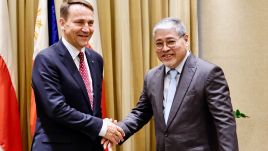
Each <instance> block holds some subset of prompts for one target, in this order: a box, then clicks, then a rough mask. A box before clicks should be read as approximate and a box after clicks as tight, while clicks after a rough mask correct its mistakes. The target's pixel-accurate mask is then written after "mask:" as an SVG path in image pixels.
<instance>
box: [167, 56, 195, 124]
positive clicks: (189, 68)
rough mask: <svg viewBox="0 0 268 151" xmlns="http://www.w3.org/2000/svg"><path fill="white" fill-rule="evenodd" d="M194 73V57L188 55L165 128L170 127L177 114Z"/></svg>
mask: <svg viewBox="0 0 268 151" xmlns="http://www.w3.org/2000/svg"><path fill="white" fill-rule="evenodd" d="M195 71H196V60H195V57H193V56H192V55H190V56H189V57H188V58H187V60H186V62H185V65H184V69H183V71H182V73H181V77H180V81H179V84H178V86H177V90H176V93H175V96H174V100H173V103H172V106H171V109H170V113H169V118H168V122H167V128H168V126H169V125H170V123H171V121H173V119H174V117H175V115H176V113H177V112H178V110H179V108H180V106H181V103H182V101H183V99H184V96H185V94H186V92H187V90H188V88H189V86H190V83H191V81H192V79H193V76H194V73H195Z"/></svg>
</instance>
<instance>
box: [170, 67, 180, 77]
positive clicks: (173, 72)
mask: <svg viewBox="0 0 268 151" xmlns="http://www.w3.org/2000/svg"><path fill="white" fill-rule="evenodd" d="M169 74H170V77H171V79H176V76H177V74H178V71H177V70H175V69H171V70H169Z"/></svg>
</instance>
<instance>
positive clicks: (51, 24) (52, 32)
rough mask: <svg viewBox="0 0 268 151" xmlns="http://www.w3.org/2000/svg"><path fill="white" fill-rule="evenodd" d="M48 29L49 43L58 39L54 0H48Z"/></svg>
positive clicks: (51, 43)
mask: <svg viewBox="0 0 268 151" xmlns="http://www.w3.org/2000/svg"><path fill="white" fill-rule="evenodd" d="M47 5H48V7H47V8H48V30H49V45H53V44H54V43H56V42H58V41H59V35H58V27H57V19H56V14H55V5H54V0H48V4H47Z"/></svg>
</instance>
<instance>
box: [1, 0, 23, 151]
mask: <svg viewBox="0 0 268 151" xmlns="http://www.w3.org/2000/svg"><path fill="white" fill-rule="evenodd" d="M0 23H1V26H0V33H1V34H2V36H1V37H0V111H1V113H0V150H1V151H2V150H3V151H22V139H21V130H20V118H19V106H18V100H17V96H16V89H17V64H16V60H17V57H16V56H17V53H16V51H15V50H14V49H12V45H11V33H10V22H9V14H8V5H7V1H6V0H4V1H1V2H0ZM3 34H5V35H3Z"/></svg>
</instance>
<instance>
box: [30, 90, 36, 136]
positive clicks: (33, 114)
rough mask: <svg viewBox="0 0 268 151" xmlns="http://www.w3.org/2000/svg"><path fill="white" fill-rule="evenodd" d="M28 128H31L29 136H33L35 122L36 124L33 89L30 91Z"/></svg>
mask: <svg viewBox="0 0 268 151" xmlns="http://www.w3.org/2000/svg"><path fill="white" fill-rule="evenodd" d="M30 107H31V108H30V129H31V136H32V137H33V136H34V132H35V124H36V116H37V115H36V104H35V98H34V91H33V89H32V91H31V106H30Z"/></svg>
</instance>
